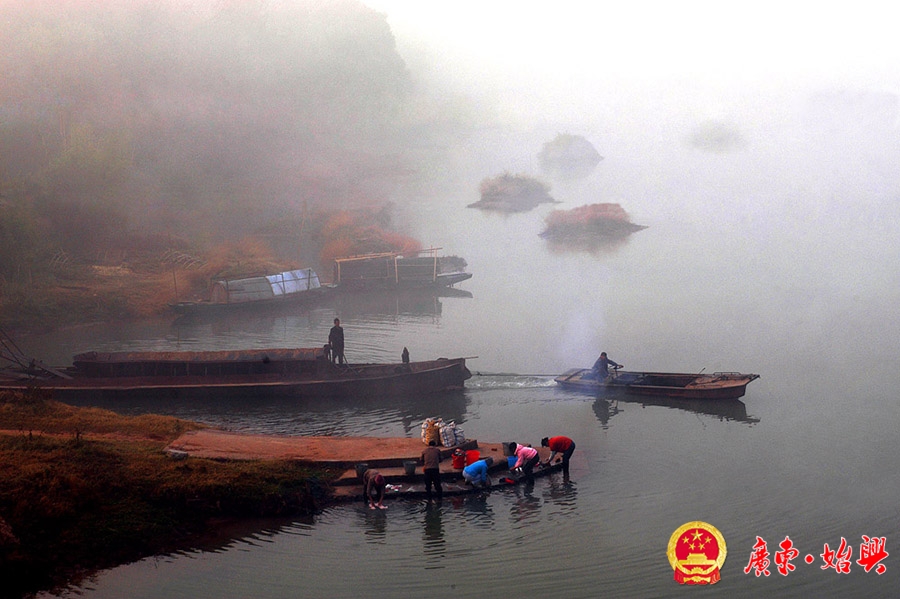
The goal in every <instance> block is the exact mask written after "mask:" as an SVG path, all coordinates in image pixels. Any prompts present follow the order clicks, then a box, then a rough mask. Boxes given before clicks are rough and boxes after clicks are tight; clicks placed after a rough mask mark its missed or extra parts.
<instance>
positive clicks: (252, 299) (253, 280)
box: [170, 268, 329, 315]
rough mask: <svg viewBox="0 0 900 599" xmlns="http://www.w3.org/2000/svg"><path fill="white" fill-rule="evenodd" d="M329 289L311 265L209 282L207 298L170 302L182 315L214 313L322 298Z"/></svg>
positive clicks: (173, 308)
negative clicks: (256, 275) (210, 283)
mask: <svg viewBox="0 0 900 599" xmlns="http://www.w3.org/2000/svg"><path fill="white" fill-rule="evenodd" d="M328 290H329V288H328V287H325V286H323V285H321V283H320V282H319V275H317V274H316V272H315V271H314V270H312V269H310V268H304V269H299V270H288V271H284V272H280V273H276V274H270V275H262V276H258V277H248V278H243V279H229V280H219V281H215V282H213V283H212V286H211V287H210V292H209V299H208V300H198V301H180V302H176V303H173V304H171V305H170V307H171V308H172V310H174V311H175V312H176V313H178V314H182V315H195V314H215V313H220V312H226V311H233V310H238V309H244V308H265V307H271V306H284V305H286V304H289V303H290V304H295V303H300V302H311V301H315V300H317V299H321V298H322V297H323V296H324V295H325V294H326V293H327V292H328Z"/></svg>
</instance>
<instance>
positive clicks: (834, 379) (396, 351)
mask: <svg viewBox="0 0 900 599" xmlns="http://www.w3.org/2000/svg"><path fill="white" fill-rule="evenodd" d="M533 133H534V132H520V133H519V137H517V138H500V139H497V138H495V139H494V140H493V141H492V142H491V143H492V144H493V145H491V144H487V143H485V144H482V145H480V146H479V147H478V148H473V150H472V156H470V157H469V159H468V160H469V161H470V162H469V163H468V164H469V165H470V166H469V167H468V168H471V164H477V163H479V157H480V156H481V155H485V156H487V155H492V153H493V152H494V150H496V148H498V147H501V146H502V147H505V148H510V147H512V148H515V147H523V148H529V151H530V150H532V149H533V147H534V145H533V143H532V144H531V145H530V146H529V144H528V143H525V142H524V141H523V138H525V137H527V136H528V135H531V134H533ZM543 133H544V134H546V132H543ZM539 139H546V137H539ZM532 141H533V140H532ZM615 141H616V140H614V139H613V140H609V143H610V144H612V145H614V142H615ZM618 142H619V145H618V146H617V147H616V149H617V150H618V153H613V154H614V155H615V156H617V158H615V159H608V160H607V161H605V162H604V163H601V166H600V169H603V170H601V173H602V175H596V176H595V178H597V177H601V178H602V186H601V185H600V183H594V184H592V183H590V182H587V183H584V182H582V183H570V184H565V185H561V186H560V187H557V188H555V189H554V195H555V196H556V197H557V199H561V200H564V201H566V202H567V204H564V205H562V206H560V207H562V208H568V207H572V206H574V205H578V204H580V203H591V202H595V201H617V202H618V201H621V202H622V204H623V207H625V208H626V210H628V211H629V212H630V213H631V214H632V217H633V219H634V220H635V222H637V223H639V224H644V225H648V228H647V229H645V230H643V231H640V232H638V233H635V234H633V235H632V236H631V237H630V238H629V239H628V241H627V242H626V243H623V244H620V245H618V246H616V247H607V248H599V249H594V250H592V251H586V250H575V251H566V250H565V249H561V248H558V247H551V246H549V245H548V244H547V243H546V242H545V241H544V240H543V239H541V238H540V237H539V236H538V233H539V232H540V231H541V229H542V226H543V218H544V217H545V216H546V214H547V212H548V211H549V210H550V209H552V208H553V207H551V206H542V207H540V208H538V209H536V210H534V211H531V212H528V213H525V214H516V215H503V216H501V215H491V214H483V213H481V212H477V211H475V210H473V209H467V208H466V207H465V206H466V204H468V203H470V202H473V201H475V200H476V199H477V192H472V189H477V183H478V181H479V180H480V178H481V177H484V176H492V175H494V174H497V169H501V168H507V169H511V170H514V171H516V170H525V169H527V168H530V163H529V162H528V158H527V156H526V154H528V152H525V151H524V150H523V151H522V155H521V156H518V157H515V156H514V157H512V158H511V159H510V161H509V162H508V163H505V164H502V165H500V164H497V163H496V162H495V163H489V166H486V167H485V168H484V170H483V171H481V172H479V171H478V170H477V169H474V168H473V169H472V170H471V171H466V172H467V173H469V174H468V175H466V176H468V177H469V179H467V180H464V181H463V183H465V185H457V186H456V187H455V188H453V189H455V190H456V191H450V192H448V191H446V190H440V191H438V189H437V188H438V186H437V185H435V186H434V187H432V188H428V187H427V186H418V187H415V188H412V187H411V188H410V189H409V190H408V193H409V194H410V195H413V194H414V193H422V194H428V193H431V194H433V196H434V197H435V198H436V199H437V200H439V201H436V202H429V203H425V202H422V203H418V204H416V203H409V204H407V205H406V206H405V207H404V208H403V209H402V210H400V214H399V217H400V218H401V219H408V221H409V222H410V223H413V224H414V225H415V226H416V228H417V230H418V231H420V234H419V237H420V238H422V239H423V240H425V242H426V243H434V245H438V246H441V247H443V248H444V253H446V254H458V255H461V256H463V257H465V258H466V259H467V261H468V263H469V270H470V271H471V272H472V273H473V274H474V276H473V278H472V279H471V280H469V281H466V282H464V283H462V284H460V285H459V288H460V289H462V290H465V291H467V292H469V293H470V294H471V297H438V298H432V297H424V298H421V297H420V298H408V297H404V298H394V297H390V296H380V297H377V298H374V299H372V300H371V301H368V302H362V301H351V300H346V301H343V302H335V303H333V304H328V305H322V306H318V307H316V308H314V309H309V310H300V309H297V310H294V311H289V312H275V313H267V314H263V315H249V316H246V315H245V316H241V317H228V318H222V319H218V320H212V321H194V322H173V320H172V319H168V318H166V319H160V320H154V321H148V322H140V323H117V324H116V325H115V326H98V327H91V328H85V329H79V330H77V331H67V332H57V333H54V334H51V335H43V336H39V337H33V338H29V339H24V340H21V345H22V347H23V349H25V350H26V351H28V352H30V353H33V354H35V355H38V356H40V357H41V358H42V359H44V360H45V361H47V362H51V363H62V364H65V363H68V361H69V360H70V359H71V355H72V354H74V353H76V352H79V351H86V350H90V349H98V350H103V349H108V350H113V349H115V350H121V349H163V348H179V349H218V348H242V347H272V346H301V347H302V346H314V345H320V344H321V343H324V341H325V339H326V338H327V333H328V328H329V327H330V325H331V321H332V319H333V318H334V317H335V316H338V317H340V318H341V320H342V323H343V325H344V327H345V330H346V336H347V356H348V358H349V359H350V360H351V361H374V360H389V359H390V360H396V359H398V358H399V356H400V352H401V350H402V348H403V347H404V346H406V347H408V348H409V350H410V352H411V354H412V359H414V360H415V359H426V358H428V359H430V358H435V357H440V356H446V357H454V356H467V357H470V358H471V359H470V360H469V367H470V369H471V370H472V371H473V373H474V376H473V378H472V379H471V380H469V381H468V382H467V384H466V389H465V390H464V391H463V392H460V393H455V394H446V395H439V396H433V397H409V398H402V399H392V400H387V399H385V400H383V401H373V402H369V403H366V404H359V403H355V402H352V401H347V402H307V403H303V404H298V403H296V402H291V401H285V400H278V401H274V400H272V401H270V400H262V399H261V400H259V401H257V402H241V403H229V404H224V403H221V402H191V403H187V402H185V403H144V404H128V403H121V404H115V405H112V406H107V407H113V408H115V409H118V410H121V411H123V412H127V413H141V412H157V413H166V414H173V415H176V416H180V417H184V418H190V419H195V420H199V421H202V422H206V423H210V424H214V425H218V426H222V427H226V428H229V429H232V430H237V431H247V432H253V433H275V434H317V435H319V434H332V435H386V436H390V435H398V436H417V435H418V434H419V426H420V424H421V422H422V420H423V419H424V418H425V417H428V416H438V415H439V416H442V417H443V418H444V419H445V420H454V421H456V422H457V424H458V425H459V426H460V427H461V428H462V429H463V430H464V432H465V434H466V435H467V436H468V437H469V438H475V439H479V440H483V441H490V442H499V441H511V440H515V441H518V442H521V443H532V444H537V443H539V441H540V439H541V438H542V437H544V436H552V435H557V434H564V435H568V436H570V437H572V438H573V439H574V440H575V441H576V443H577V446H578V449H577V451H576V452H575V455H574V457H573V461H572V469H571V477H570V479H569V480H568V481H564V480H563V479H562V477H561V475H554V476H551V477H549V478H545V479H538V480H537V481H536V483H535V484H534V486H533V487H531V488H523V487H517V488H500V489H495V490H493V491H491V492H489V493H484V494H478V495H472V496H469V497H464V498H452V499H451V498H448V499H446V500H444V501H443V503H442V504H440V505H429V504H426V503H425V502H423V501H420V500H399V499H398V500H393V501H390V502H389V509H388V510H386V511H383V512H382V511H378V512H377V513H376V512H372V511H369V510H367V509H364V508H363V506H362V505H361V504H354V505H339V506H335V507H329V508H327V509H325V510H324V511H322V512H321V513H319V514H316V515H314V516H312V517H310V518H303V519H297V520H294V521H283V522H261V523H250V524H248V525H247V527H246V528H244V529H242V530H238V531H235V532H234V533H233V534H232V536H231V537H230V538H227V539H225V540H222V541H221V542H219V543H216V544H214V545H211V546H207V547H197V548H194V549H189V550H185V551H183V552H179V553H176V554H172V555H161V556H155V557H153V558H148V559H145V560H141V561H139V562H137V563H134V564H128V565H123V566H121V567H118V568H114V569H111V570H108V571H105V572H101V573H99V574H97V575H96V576H95V577H94V578H93V579H91V580H90V581H88V582H87V583H84V584H83V585H82V586H80V587H77V588H74V589H70V590H69V591H67V592H65V593H62V595H68V594H77V596H80V597H85V598H88V599H100V598H121V597H130V598H148V599H150V598H168V599H170V598H175V597H185V598H188V597H189V598H191V599H205V598H209V599H213V598H215V599H223V598H243V597H256V598H281V597H335V598H337V597H359V596H365V595H368V596H376V597H408V596H434V597H449V596H452V597H460V598H462V597H482V596H486V595H495V596H504V597H507V596H541V595H545V596H549V595H553V596H568V597H596V596H600V595H603V596H607V597H638V596H640V597H669V596H686V595H688V594H691V593H694V594H696V593H697V592H698V591H699V589H692V588H690V587H688V586H682V585H679V584H678V583H677V582H675V580H674V579H673V570H672V567H671V566H670V564H669V561H668V558H667V546H668V542H669V538H670V536H671V535H672V534H673V533H674V532H675V531H676V529H678V528H679V527H681V526H682V525H683V524H685V523H688V522H692V521H697V520H699V521H703V522H707V523H709V524H711V525H712V526H714V527H716V528H717V529H718V530H719V531H720V532H721V534H722V537H723V539H724V541H725V543H726V545H727V557H726V560H725V562H724V564H723V566H722V568H721V581H720V582H719V583H718V584H716V585H715V586H714V587H711V588H710V589H708V592H712V593H714V594H715V595H716V596H719V595H724V594H727V595H728V596H729V597H756V596H762V595H764V594H770V595H777V596H779V597H809V596H817V597H842V598H846V597H869V596H890V595H892V594H893V593H894V592H895V589H896V588H898V583H900V579H898V573H900V566H898V565H897V562H896V561H895V558H894V556H893V555H890V556H889V557H887V558H885V559H884V560H883V561H881V564H882V565H884V566H886V570H885V572H884V574H878V573H876V571H875V569H872V570H871V571H870V572H866V571H865V570H864V567H863V565H860V564H858V563H856V560H857V559H859V558H860V557H861V555H862V550H863V549H865V550H866V552H867V553H868V552H869V548H870V546H869V545H866V546H865V547H863V546H862V543H863V539H862V537H863V535H865V536H867V537H870V538H880V537H884V538H885V540H886V546H885V549H886V551H887V552H888V553H889V554H893V552H894V551H895V549H894V548H895V547H896V544H897V543H898V542H900V513H898V509H897V497H898V495H900V481H898V476H897V474H896V464H897V463H898V460H900V437H898V435H897V434H896V427H897V424H898V422H900V407H898V402H897V389H898V388H900V380H898V379H900V375H898V368H897V367H896V365H897V358H896V356H898V355H900V351H898V350H900V347H898V341H897V338H898V336H897V334H896V332H897V331H898V330H900V327H898V324H900V323H898V319H900V318H898V315H897V311H896V309H895V306H896V305H897V304H898V300H900V298H898V294H900V291H898V290H900V285H898V283H900V280H898V279H900V277H898V274H900V273H898V271H900V269H898V261H897V252H896V248H897V247H900V245H898V241H900V239H898V237H900V226H898V219H897V218H896V217H897V210H896V208H893V207H890V206H892V205H889V204H888V203H887V202H881V199H880V198H881V197H882V196H881V195H879V193H881V192H880V191H879V190H872V189H871V188H870V187H866V186H853V185H851V184H849V183H848V182H847V181H845V180H844V179H843V178H840V180H837V181H835V180H825V181H822V177H823V176H825V175H822V173H825V172H832V171H827V170H824V169H823V170H816V168H813V166H815V165H816V164H817V163H816V162H815V161H812V159H810V162H809V163H799V162H797V163H793V164H779V165H778V166H777V168H776V167H775V162H774V161H773V160H770V158H771V156H770V155H769V154H766V153H765V152H762V151H760V150H749V151H747V152H744V153H743V154H739V155H729V154H722V155H701V154H700V153H698V152H696V151H693V150H689V149H683V148H682V149H681V150H679V151H678V152H679V156H678V161H679V163H678V168H677V169H676V168H674V167H673V166H672V162H666V160H667V158H666V157H665V156H663V157H660V156H661V154H665V152H664V151H663V150H664V149H662V148H660V151H659V152H656V151H648V148H640V147H637V146H636V145H634V144H633V143H632V142H630V141H629V140H625V139H621V140H618ZM755 147H757V148H758V147H759V144H757V145H756V146H755ZM652 149H653V148H651V150H652ZM607 151H608V150H607ZM670 154H671V150H670ZM651 157H652V158H651ZM669 158H671V156H669ZM610 162H613V164H610ZM485 163H486V164H488V161H486V162H485ZM811 165H812V166H811ZM769 167H771V168H769ZM457 176H460V177H461V175H457ZM826 179H827V177H826ZM457 183H459V181H457ZM828 189H830V190H831V193H830V195H827V194H826V195H827V197H826V196H822V197H823V198H824V199H821V198H820V196H819V192H820V191H823V190H828ZM891 189H894V188H893V187H891ZM686 198H692V201H691V202H688V201H687V200H686ZM696 198H700V199H701V200H703V201H700V202H699V203H697V202H695V201H694V200H696ZM820 199H821V201H820ZM895 199H896V195H895V196H894V200H895ZM701 207H702V208H701ZM602 350H605V351H607V352H608V353H609V355H610V357H611V358H613V359H614V360H616V361H618V362H621V363H623V364H624V365H625V366H626V368H629V369H633V370H658V371H688V372H696V371H700V370H704V371H705V372H714V371H741V372H754V373H758V374H760V375H761V378H760V379H759V380H757V381H755V382H753V383H751V384H750V386H749V387H748V391H747V395H746V396H745V397H744V398H743V400H742V402H738V403H736V404H732V405H729V406H727V407H726V408H722V409H715V408H705V409H703V408H698V407H697V406H680V407H670V406H665V405H651V404H646V403H640V402H632V401H627V402H626V401H622V400H620V401H608V400H607V399H604V398H594V397H592V396H584V395H579V394H577V393H572V392H566V391H563V390H561V389H558V388H557V387H556V385H555V384H554V382H553V378H552V377H553V375H554V374H557V373H559V372H562V371H563V370H565V369H567V368H571V367H576V366H590V364H591V363H592V362H593V360H594V359H595V358H596V356H597V355H598V354H599V352H600V351H602ZM786 537H789V538H790V540H791V541H792V542H793V544H794V547H796V549H797V550H798V552H799V553H798V557H797V558H795V559H794V560H793V562H792V565H795V569H794V570H793V571H790V572H789V573H788V574H787V575H782V574H780V573H779V572H778V570H777V567H776V552H778V551H779V544H780V543H781V542H782V541H784V540H785V538H786ZM758 539H762V540H763V541H764V542H765V543H766V548H767V550H768V552H769V555H768V559H769V560H770V564H769V568H768V571H769V573H770V575H769V576H757V575H756V570H755V569H753V568H751V569H750V571H749V573H746V572H745V569H747V568H748V565H751V556H752V555H753V554H754V545H755V544H757V542H758ZM842 539H843V540H846V542H847V544H848V545H849V546H850V547H851V548H852V555H851V556H850V559H851V562H850V566H851V567H850V571H849V573H840V572H838V571H837V569H836V568H828V567H825V568H823V566H826V563H827V562H826V559H825V558H824V557H823V556H822V554H826V556H827V554H828V550H834V551H837V549H838V548H839V546H840V545H841V541H842ZM807 555H809V556H811V558H812V560H813V563H812V564H807V563H806V561H805V560H804V558H805V557H806V556H807ZM834 563H836V562H834ZM707 594H708V593H707ZM46 596H49V595H46Z"/></svg>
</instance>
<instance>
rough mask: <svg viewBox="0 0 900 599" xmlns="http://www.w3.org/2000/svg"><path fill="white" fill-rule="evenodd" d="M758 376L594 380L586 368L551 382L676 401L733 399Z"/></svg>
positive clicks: (637, 375) (619, 374) (621, 375)
mask: <svg viewBox="0 0 900 599" xmlns="http://www.w3.org/2000/svg"><path fill="white" fill-rule="evenodd" d="M758 378H759V375H758V374H741V373H739V372H716V373H713V374H689V373H679V372H669V373H667V372H631V371H625V370H623V371H618V370H616V371H613V372H610V374H609V376H608V377H607V378H605V379H601V380H598V379H597V378H596V377H595V376H594V371H593V370H592V369H590V368H573V369H571V370H568V371H566V372H565V373H563V374H561V375H560V376H558V377H556V378H555V379H554V380H555V381H556V383H557V384H558V385H560V386H561V387H564V388H566V389H575V390H579V391H587V392H591V393H598V392H604V391H621V392H624V393H627V394H629V395H650V396H656V397H672V398H679V399H712V400H716V399H737V398H739V397H743V396H744V393H745V392H746V389H747V385H748V384H750V383H751V382H752V381H754V380H756V379H758Z"/></svg>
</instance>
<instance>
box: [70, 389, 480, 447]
mask: <svg viewBox="0 0 900 599" xmlns="http://www.w3.org/2000/svg"><path fill="white" fill-rule="evenodd" d="M468 402H469V400H468V398H467V397H466V392H465V391H464V390H462V389H456V390H446V391H438V392H435V393H429V394H428V395H427V396H426V395H390V396H373V397H329V398H318V399H316V398H292V397H287V396H282V397H260V396H256V397H236V396H232V397H229V396H222V397H196V398H190V399H179V398H173V397H171V396H169V395H166V394H161V395H160V396H159V397H152V396H137V397H128V398H121V399H105V398H103V397H99V396H96V395H90V394H89V395H87V396H85V397H84V398H82V399H78V398H72V399H70V400H68V401H67V402H66V403H69V404H72V405H81V406H90V407H97V408H104V409H108V410H112V411H114V412H118V413H120V414H126V415H135V416H137V415H141V414H159V415H164V416H174V417H176V418H181V419H184V420H191V421H195V422H201V423H203V424H207V425H209V426H214V427H221V428H225V429H228V430H232V431H237V432H244V433H252V434H275V435H327V436H338V437H341V436H352V435H356V434H359V431H360V430H365V431H366V435H367V436H373V437H399V436H418V435H419V434H420V432H421V429H422V422H423V421H424V420H425V419H426V418H432V417H437V416H440V417H441V418H442V419H443V420H444V422H451V421H453V422H456V424H458V425H463V424H464V423H465V417H466V413H467V408H468Z"/></svg>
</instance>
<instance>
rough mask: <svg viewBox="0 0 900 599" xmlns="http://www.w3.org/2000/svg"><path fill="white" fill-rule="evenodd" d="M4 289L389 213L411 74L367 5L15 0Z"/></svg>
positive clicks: (1, 224) (7, 16)
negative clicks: (74, 264) (117, 259)
mask: <svg viewBox="0 0 900 599" xmlns="http://www.w3.org/2000/svg"><path fill="white" fill-rule="evenodd" d="M0 14H2V15H3V17H2V18H0V48H2V49H0V73H2V76H0V252H2V254H3V255H4V257H5V259H4V260H3V261H2V262H3V266H0V269H2V272H0V275H2V277H3V278H4V279H6V280H10V279H18V278H21V277H23V276H25V273H24V271H25V270H28V268H30V267H29V265H31V264H34V263H35V261H46V260H48V259H50V258H52V256H54V255H55V254H56V253H58V252H61V251H62V252H66V253H67V254H71V255H75V256H81V257H84V258H87V259H95V260H96V259H98V257H99V256H102V255H103V253H104V252H108V251H110V249H111V248H115V247H117V246H119V245H123V244H127V243H129V242H132V241H134V239H135V237H136V236H142V237H147V236H148V235H150V234H154V233H156V234H159V235H161V236H169V238H171V237H172V236H175V237H181V238H184V239H190V240H192V242H198V243H201V242H214V241H216V240H218V239H221V238H223V237H226V236H234V237H237V236H240V235H242V234H246V233H248V232H251V231H253V230H255V229H257V228H259V227H264V226H266V225H267V224H268V223H271V222H272V221H273V220H278V219H284V218H296V219H299V218H300V217H301V216H300V215H301V213H302V212H303V211H304V210H305V209H307V207H309V208H313V209H314V208H316V207H319V208H324V207H328V208H351V207H358V206H372V205H378V204H380V203H383V202H384V201H385V199H386V197H387V191H388V190H389V185H390V183H389V177H388V175H390V174H392V173H395V172H399V171H401V170H403V169H404V168H406V166H405V161H406V157H405V156H404V155H403V153H402V148H403V140H404V138H405V136H406V135H408V131H409V130H411V126H410V123H411V122H412V121H413V120H415V117H413V116H411V115H412V114H414V113H415V109H414V107H413V106H412V105H411V103H412V83H411V77H410V75H409V72H408V70H407V68H406V65H405V64H404V62H403V60H402V59H401V58H400V56H399V54H398V53H397V50H396V48H395V43H394V38H393V36H392V33H391V31H390V28H389V27H388V25H387V22H386V20H385V17H384V15H382V14H379V13H377V12H375V11H373V10H371V9H369V8H367V7H365V6H363V5H362V4H360V3H358V2H356V1H355V0H327V1H316V2H313V1H306V0H297V1H281V2H279V1H275V0H272V1H265V0H220V1H216V0H178V1H176V0H171V1H168V0H164V1H159V0H147V1H144V0H128V1H126V0H112V1H110V2H95V1H91V0H0Z"/></svg>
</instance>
